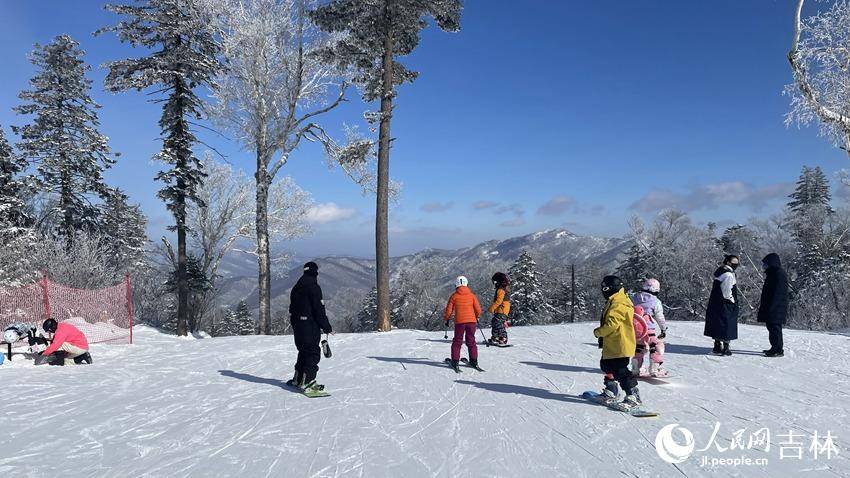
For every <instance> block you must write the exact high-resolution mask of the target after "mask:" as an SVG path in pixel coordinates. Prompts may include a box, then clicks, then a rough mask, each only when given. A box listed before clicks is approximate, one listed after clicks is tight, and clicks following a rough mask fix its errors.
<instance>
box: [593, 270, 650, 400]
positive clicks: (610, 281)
mask: <svg viewBox="0 0 850 478" xmlns="http://www.w3.org/2000/svg"><path fill="white" fill-rule="evenodd" d="M601 288H602V295H603V296H605V298H606V299H607V300H608V303H607V304H606V305H605V311H604V312H603V313H602V320H601V324H602V325H601V326H599V327H597V328H596V329H594V330H593V335H594V336H595V337H597V338H599V339H600V344H599V345H600V347H602V360H600V361H599V367H600V368H601V369H602V371H603V372H605V379H604V382H605V388H604V389H602V395H603V396H604V397H605V399H606V400H607V401H609V402H614V401H616V400H617V396H618V395H619V394H620V390H619V389H618V388H617V384H618V383H619V385H620V386H621V387H623V391H624V392H625V393H626V398H625V399H624V400H623V404H625V405H629V406H637V405H640V404H641V400H640V394H639V393H638V388H637V378H635V377H634V375H632V372H631V370H629V362H630V361H631V359H632V357H634V355H635V326H634V322H633V318H632V316H633V314H634V305H632V301H631V300H630V299H629V297H628V296H627V295H626V292H625V291H624V290H623V281H622V280H620V278H619V277H617V276H606V277H605V278H604V279H602V286H601Z"/></svg>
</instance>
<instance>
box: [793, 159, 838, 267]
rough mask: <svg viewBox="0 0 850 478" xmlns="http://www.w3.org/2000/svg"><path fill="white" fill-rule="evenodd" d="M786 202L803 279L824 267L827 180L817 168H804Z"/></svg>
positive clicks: (828, 198) (827, 217)
mask: <svg viewBox="0 0 850 478" xmlns="http://www.w3.org/2000/svg"><path fill="white" fill-rule="evenodd" d="M790 199H791V200H790V201H789V202H788V225H789V228H790V230H791V234H792V235H793V237H794V240H795V241H796V243H797V249H798V251H799V254H798V263H797V267H796V269H797V273H798V275H799V277H798V279H799V280H801V281H803V282H805V281H807V280H809V276H810V275H811V273H812V272H813V271H816V270H818V269H820V268H821V267H823V264H824V262H825V260H826V259H827V257H828V255H829V254H828V249H829V245H828V242H827V241H828V238H827V237H826V236H825V234H824V227H825V225H826V224H827V221H828V220H829V216H830V215H831V214H832V212H833V210H832V207H831V206H830V201H831V200H832V195H831V194H830V191H829V180H828V179H827V177H826V175H825V174H824V173H823V171H822V170H821V169H820V167H816V168H810V167H808V166H804V167H803V171H802V172H801V173H800V177H799V179H798V180H797V185H796V187H795V189H794V192H793V193H791V196H790Z"/></svg>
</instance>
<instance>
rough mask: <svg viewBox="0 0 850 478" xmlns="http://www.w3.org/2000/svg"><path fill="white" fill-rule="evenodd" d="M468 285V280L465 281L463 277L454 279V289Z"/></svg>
mask: <svg viewBox="0 0 850 478" xmlns="http://www.w3.org/2000/svg"><path fill="white" fill-rule="evenodd" d="M468 285H469V279H467V278H466V277H464V276H458V278H457V279H455V287H466V286H468Z"/></svg>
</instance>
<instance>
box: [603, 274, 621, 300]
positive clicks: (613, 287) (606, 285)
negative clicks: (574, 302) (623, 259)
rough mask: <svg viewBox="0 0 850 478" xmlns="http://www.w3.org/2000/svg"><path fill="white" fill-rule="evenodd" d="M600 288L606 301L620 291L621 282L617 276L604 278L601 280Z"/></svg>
mask: <svg viewBox="0 0 850 478" xmlns="http://www.w3.org/2000/svg"><path fill="white" fill-rule="evenodd" d="M600 288H601V289H602V295H604V296H605V298H606V299H608V298H610V297H611V296H612V295H614V294H616V293H617V292H620V290H622V288H623V281H622V280H621V279H620V278H619V277H617V276H605V278H603V279H602V284H601V286H600Z"/></svg>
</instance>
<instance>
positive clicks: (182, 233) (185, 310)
mask: <svg viewBox="0 0 850 478" xmlns="http://www.w3.org/2000/svg"><path fill="white" fill-rule="evenodd" d="M174 83H175V84H174V94H175V95H177V97H178V98H182V97H183V96H184V94H185V93H184V91H185V90H186V89H187V87H186V85H185V84H184V83H183V81H182V80H180V79H177V80H175V82H174ZM181 106H182V105H181ZM182 117H183V116H182V112H181V118H182ZM177 124H178V125H180V126H178V130H177V131H174V132H173V134H172V136H173V137H178V138H181V139H182V138H184V137H185V136H186V133H187V132H186V131H180V129H182V127H183V123H182V122H179V121H178V122H177ZM178 144H179V143H178ZM190 154H192V153H191V151H186V150H185V149H183V148H180V150H179V151H178V153H177V164H176V168H177V170H179V171H184V170H185V169H186V167H187V166H188V163H189V158H188V155H190ZM174 202H175V204H174V217H175V219H176V222H177V335H180V336H186V335H189V333H188V318H189V277H188V274H187V271H186V269H187V263H188V256H187V253H186V182H185V181H184V180H182V179H178V180H177V197H176V198H175V201H174Z"/></svg>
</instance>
